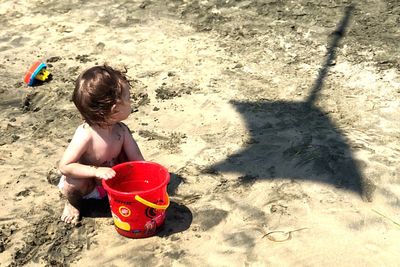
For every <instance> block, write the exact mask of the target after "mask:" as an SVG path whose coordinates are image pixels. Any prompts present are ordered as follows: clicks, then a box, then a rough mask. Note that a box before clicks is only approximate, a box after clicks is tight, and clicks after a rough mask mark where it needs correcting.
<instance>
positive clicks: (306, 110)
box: [211, 6, 371, 201]
mask: <svg viewBox="0 0 400 267" xmlns="http://www.w3.org/2000/svg"><path fill="white" fill-rule="evenodd" d="M352 10H353V6H349V7H347V8H346V10H345V13H344V16H343V18H342V20H341V22H340V23H339V24H338V26H337V29H336V30H335V31H334V32H333V33H332V35H331V41H330V43H329V47H328V51H327V54H326V58H325V62H324V64H323V66H322V68H321V69H320V71H319V75H318V77H317V79H316V81H315V83H314V85H313V86H312V88H311V93H310V95H309V97H308V98H307V99H306V101H304V102H286V101H268V100H263V101H258V102H241V101H232V102H231V103H232V104H233V105H234V106H235V108H236V110H237V111H238V112H240V114H241V115H242V116H243V118H244V120H245V122H246V125H247V129H248V130H249V132H250V138H249V142H248V145H247V147H246V148H244V149H243V150H241V151H238V152H236V153H235V154H232V155H230V156H229V157H228V158H227V159H226V160H225V161H223V162H220V163H217V164H215V165H213V166H212V167H211V170H212V171H220V172H239V173H243V174H244V176H242V177H240V180H241V182H242V183H246V182H249V181H250V180H254V179H274V178H277V177H279V178H287V179H293V180H312V181H315V182H320V183H327V184H332V185H334V186H336V187H339V188H342V189H346V190H351V191H353V192H356V193H358V194H360V195H361V196H362V197H363V198H364V199H366V200H369V201H370V200H371V195H370V191H371V190H369V189H368V188H366V186H365V184H364V182H363V177H362V175H361V173H360V171H359V167H358V164H357V162H356V161H355V160H354V159H353V157H352V152H351V150H350V148H349V145H348V144H347V143H346V140H345V138H344V137H343V134H342V133H341V131H340V129H339V128H338V127H337V126H336V125H335V124H334V123H333V122H332V121H331V120H330V118H329V117H328V116H327V115H326V114H325V113H324V112H323V111H321V110H320V109H319V108H318V107H317V106H315V103H316V102H317V100H318V96H319V93H320V91H321V89H322V87H323V83H324V80H325V78H326V76H327V73H328V71H329V68H330V66H332V62H333V60H334V59H335V57H336V48H337V46H338V44H339V41H340V40H341V39H342V38H343V36H344V34H345V29H346V27H347V25H348V23H349V20H350V16H351V13H352Z"/></svg>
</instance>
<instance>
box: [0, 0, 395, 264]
mask: <svg viewBox="0 0 400 267" xmlns="http://www.w3.org/2000/svg"><path fill="white" fill-rule="evenodd" d="M399 23H400V6H399V3H398V1H387V0H376V1H369V0H361V1H350V0H333V1H307V0H300V1H278V0H268V1H229V0H227V1H217V0H210V1H194V0H186V1H173V0H167V1H147V0H146V1H112V3H111V1H104V0H100V1H70V0H67V1H55V0H51V1H27V0H25V1H24V0H22V1H10V0H3V1H2V2H1V3H0V29H1V36H0V56H1V57H0V60H1V64H0V73H1V77H0V106H1V109H0V117H1V120H0V131H1V135H0V172H1V173H2V177H1V179H0V192H1V194H0V203H1V210H0V266H22V265H24V266H397V265H398V260H399V258H400V250H399V245H398V242H399V240H400V208H399V203H400V198H399V196H400V186H399V179H400V178H399V173H400V160H399V158H400V139H399V137H400V123H399V115H400V104H399V103H400V102H399V100H400V89H399V88H400V76H399V68H400V51H399V45H398V43H399V42H398V41H399V37H400V30H399V29H400V28H399ZM35 60H42V61H43V62H46V63H47V65H48V70H49V71H50V72H51V73H52V75H53V77H52V79H51V80H50V81H48V82H45V83H43V84H41V85H39V86H35V87H28V86H27V85H26V84H24V83H23V77H24V74H25V72H26V71H27V69H28V67H29V66H30V65H31V64H32V63H33V62H34V61H35ZM103 63H108V64H110V65H111V66H113V67H116V68H120V69H123V68H126V69H127V71H128V72H127V74H128V76H129V78H130V79H131V81H132V85H133V90H132V98H133V100H134V106H133V113H132V114H131V116H130V117H129V118H128V119H127V120H126V121H125V123H126V124H127V125H128V126H129V127H130V129H131V130H132V132H133V136H134V138H135V139H136V140H137V142H138V144H139V146H140V147H141V149H142V152H143V154H144V156H145V158H146V159H147V160H149V161H154V162H158V163H160V164H162V165H164V166H165V167H167V168H168V170H169V172H170V173H171V182H170V184H169V186H168V192H169V194H170V196H171V205H170V207H169V208H168V210H167V219H166V222H165V227H164V228H163V229H162V230H161V231H160V232H159V233H158V234H157V235H155V236H152V237H150V238H146V239H128V238H125V237H123V236H120V235H118V233H117V232H116V231H115V229H114V226H113V220H112V218H111V217H110V212H109V210H107V208H108V206H107V205H108V203H107V202H104V201H103V202H96V203H92V204H95V205H97V206H98V207H102V208H104V209H99V210H86V211H85V213H84V216H83V218H82V221H81V224H80V225H78V226H77V227H73V226H70V225H66V224H64V223H63V222H60V220H59V217H60V214H61V211H62V208H63V202H62V200H61V198H60V195H59V192H58V189H57V187H56V184H57V182H58V179H59V176H58V174H57V164H58V161H59V160H60V158H61V155H62V153H63V151H64V149H65V148H66V146H67V144H68V142H69V140H70V139H71V137H72V134H73V132H74V130H75V128H76V127H77V125H79V123H80V117H79V114H78V112H77V111H76V109H75V107H74V106H73V104H72V103H71V102H70V98H71V93H72V90H73V82H74V80H75V79H76V77H77V75H78V74H79V73H80V72H81V71H82V70H84V69H85V68H87V67H90V66H93V65H95V64H103Z"/></svg>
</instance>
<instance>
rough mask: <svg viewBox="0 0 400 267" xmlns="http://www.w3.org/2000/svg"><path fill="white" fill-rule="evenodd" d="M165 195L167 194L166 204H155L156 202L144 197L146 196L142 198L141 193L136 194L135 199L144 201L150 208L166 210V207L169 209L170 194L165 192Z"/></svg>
mask: <svg viewBox="0 0 400 267" xmlns="http://www.w3.org/2000/svg"><path fill="white" fill-rule="evenodd" d="M165 196H166V199H167V204H165V205H157V204H154V203H152V202H150V201H147V200H146V199H144V198H141V197H140V196H139V195H136V196H135V199H136V201H138V202H140V203H142V204H143V205H146V206H149V207H150V208H153V209H156V210H165V209H167V208H168V206H169V196H168V193H165Z"/></svg>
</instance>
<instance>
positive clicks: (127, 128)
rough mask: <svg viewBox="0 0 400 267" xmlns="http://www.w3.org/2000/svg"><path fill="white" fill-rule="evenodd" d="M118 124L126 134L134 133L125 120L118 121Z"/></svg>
mask: <svg viewBox="0 0 400 267" xmlns="http://www.w3.org/2000/svg"><path fill="white" fill-rule="evenodd" d="M118 126H119V127H120V129H121V130H122V131H123V133H124V134H127V133H128V134H132V132H131V130H130V129H129V127H128V125H126V124H125V123H123V122H118Z"/></svg>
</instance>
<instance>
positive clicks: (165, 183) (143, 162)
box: [102, 161, 169, 196]
mask: <svg viewBox="0 0 400 267" xmlns="http://www.w3.org/2000/svg"><path fill="white" fill-rule="evenodd" d="M136 164H138V165H139V164H148V165H153V166H157V167H159V168H160V170H162V171H164V172H165V173H167V174H168V176H167V178H166V179H165V180H164V181H162V182H161V183H160V184H159V185H157V186H156V187H153V188H151V189H148V190H142V191H132V192H121V191H118V190H115V189H113V188H111V187H110V186H109V185H108V184H107V181H108V180H104V179H103V180H102V185H103V187H104V189H106V191H107V192H110V193H113V194H116V195H123V196H129V195H138V194H146V193H149V192H152V191H155V190H158V189H160V188H162V187H163V186H166V185H167V183H168V182H169V172H168V170H167V169H166V168H165V167H164V166H162V165H160V164H158V163H156V162H151V161H129V162H124V163H121V164H118V165H115V166H114V167H112V169H113V170H115V169H118V168H121V167H123V166H125V165H136ZM133 168H134V166H133ZM111 179H113V178H111ZM111 179H110V180H111Z"/></svg>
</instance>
